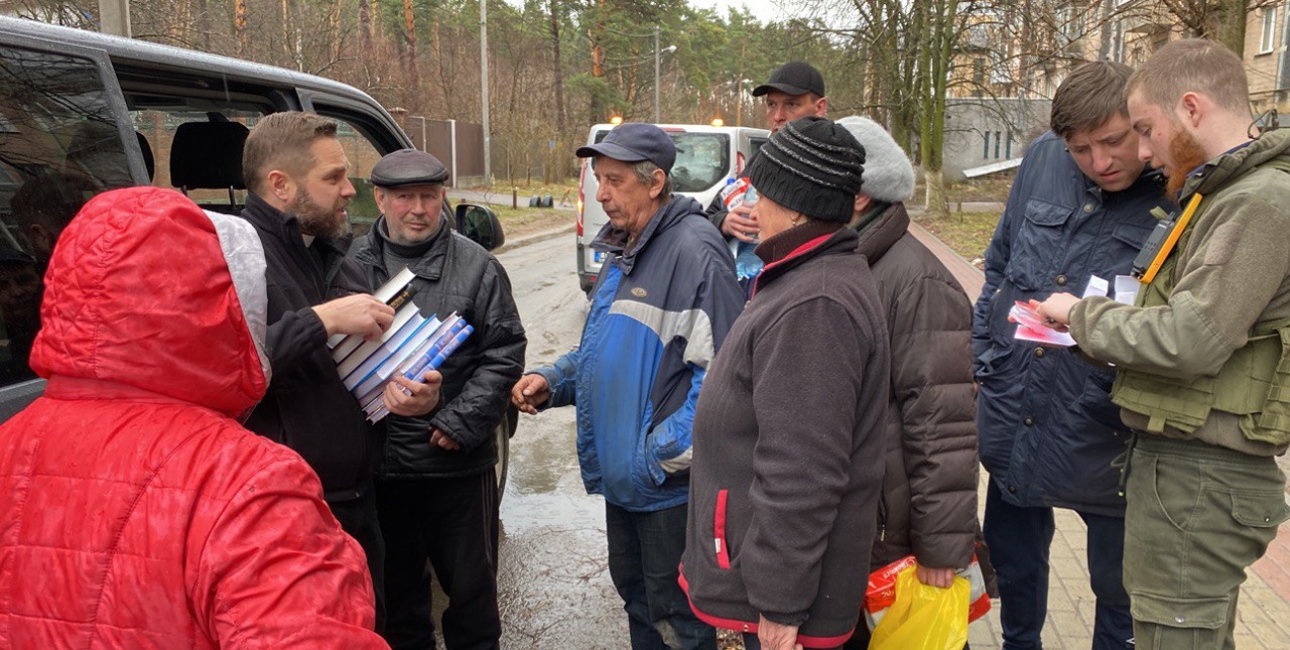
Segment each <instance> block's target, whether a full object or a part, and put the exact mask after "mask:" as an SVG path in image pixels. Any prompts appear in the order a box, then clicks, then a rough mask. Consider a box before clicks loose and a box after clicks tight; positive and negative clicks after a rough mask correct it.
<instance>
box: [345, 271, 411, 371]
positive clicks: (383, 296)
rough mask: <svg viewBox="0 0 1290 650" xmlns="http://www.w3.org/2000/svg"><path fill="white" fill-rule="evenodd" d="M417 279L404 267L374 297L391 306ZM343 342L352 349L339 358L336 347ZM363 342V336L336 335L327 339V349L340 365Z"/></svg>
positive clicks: (374, 293) (373, 293)
mask: <svg viewBox="0 0 1290 650" xmlns="http://www.w3.org/2000/svg"><path fill="white" fill-rule="evenodd" d="M415 277H417V275H416V274H415V273H413V272H412V269H409V268H408V267H406V266H405V267H403V270H402V271H399V272H398V273H395V274H394V277H392V278H390V279H389V280H388V281H386V283H385V284H383V285H381V288H379V289H377V290H376V291H374V292H372V297H374V298H376V299H377V300H379V301H381V302H383V303H386V304H389V302H390V300H392V299H394V297H395V296H397V295H399V292H400V291H402V290H403V288H404V287H406V286H408V285H409V284H411V283H412V280H413V278H415ZM391 327H393V326H391ZM347 339H353V340H354V342H353V343H352V344H351V343H349V341H348V340H347ZM342 342H344V343H345V344H347V345H349V346H350V347H349V348H348V350H346V351H345V352H344V354H340V355H339V356H337V352H338V348H337V347H336V346H338V345H341V343H342ZM362 342H363V337H361V336H350V335H347V334H335V335H333V336H332V337H331V338H329V339H327V347H328V348H331V349H332V359H333V360H334V361H335V362H336V363H340V362H341V360H343V359H344V358H345V357H346V356H348V355H349V353H350V352H353V351H354V348H357V347H358V346H359V345H360V344H361V343H362Z"/></svg>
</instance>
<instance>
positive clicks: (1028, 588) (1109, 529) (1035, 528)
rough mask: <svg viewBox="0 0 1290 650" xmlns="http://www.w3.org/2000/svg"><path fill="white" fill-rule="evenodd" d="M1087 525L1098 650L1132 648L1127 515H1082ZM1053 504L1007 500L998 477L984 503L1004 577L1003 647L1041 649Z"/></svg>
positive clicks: (989, 539)
mask: <svg viewBox="0 0 1290 650" xmlns="http://www.w3.org/2000/svg"><path fill="white" fill-rule="evenodd" d="M1079 516H1080V518H1082V519H1083V520H1084V523H1085V524H1087V525H1088V573H1089V582H1090V586H1092V588H1093V594H1094V595H1095V596H1096V597H1097V610H1096V614H1095V615H1094V622H1093V650H1132V649H1133V644H1132V639H1133V618H1132V616H1130V615H1129V595H1128V593H1127V592H1126V591H1125V589H1124V580H1123V579H1122V578H1121V569H1122V567H1123V566H1124V518H1122V517H1107V516H1104V515H1094V514H1089V513H1084V512H1081V513H1079ZM1055 530H1056V525H1055V524H1054V522H1053V509H1052V508H1021V507H1018V506H1014V505H1012V504H1011V503H1008V502H1007V501H1005V500H1004V499H1003V494H1002V493H1001V492H999V486H998V485H996V484H995V482H994V480H993V479H991V480H990V481H989V487H988V488H987V492H986V501H985V525H984V532H985V543H986V544H987V545H989V547H990V559H991V561H992V563H993V564H994V570H995V572H996V573H997V574H998V578H999V609H1000V611H999V619H1000V622H1001V623H1002V624H1003V648H1004V650H1039V649H1040V648H1043V642H1042V641H1041V640H1040V638H1039V633H1040V631H1041V630H1043V628H1044V619H1045V617H1046V615H1047V613H1048V547H1049V546H1051V545H1052V542H1053V532H1054V531H1055Z"/></svg>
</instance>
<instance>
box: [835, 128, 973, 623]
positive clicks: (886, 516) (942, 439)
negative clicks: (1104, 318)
mask: <svg viewBox="0 0 1290 650" xmlns="http://www.w3.org/2000/svg"><path fill="white" fill-rule="evenodd" d="M838 124H839V125H841V126H844V127H846V128H847V130H848V131H850V132H851V135H853V136H855V138H856V141H857V142H859V143H860V145H861V146H863V147H864V150H865V169H864V186H863V187H862V188H861V192H860V194H859V195H857V196H856V207H855V216H854V217H853V218H852V222H851V227H852V228H854V229H855V230H856V231H857V232H859V233H860V245H859V251H860V252H861V253H863V254H864V256H865V257H866V258H867V259H868V260H869V268H870V269H871V270H872V272H873V277H874V280H875V281H876V282H877V285H878V296H879V298H880V299H881V301H882V306H883V311H884V313H885V314H886V317H887V331H888V332H889V333H890V335H891V394H890V399H889V400H888V405H887V422H886V430H887V437H886V457H887V473H886V476H885V478H884V479H883V483H882V500H881V501H880V502H879V503H878V536H877V539H875V540H874V545H873V553H872V555H871V557H870V563H869V565H870V571H876V570H878V569H880V568H882V567H884V566H886V565H888V564H891V563H892V562H895V561H896V560H899V559H901V558H904V557H906V556H909V555H913V556H914V558H915V559H917V560H918V568H917V576H918V579H919V580H921V581H923V583H925V584H929V585H933V586H936V587H943V588H944V587H949V586H950V585H951V584H953V581H954V572H955V571H956V570H957V569H963V568H966V567H967V565H968V563H969V562H971V560H972V549H973V546H974V545H975V542H976V531H977V528H978V526H977V508H976V503H977V498H976V492H977V440H976V421H975V419H974V414H975V408H974V405H973V401H974V394H973V391H972V347H971V342H972V303H971V301H969V300H968V297H967V294H965V293H964V292H963V287H962V286H960V285H959V283H958V281H957V280H955V279H954V276H953V275H951V274H950V272H949V270H948V269H946V268H945V266H944V265H943V264H941V262H940V260H938V259H936V256H935V255H933V254H932V252H931V251H929V250H927V247H925V246H923V245H922V244H921V243H920V242H919V241H918V239H916V238H915V237H914V235H912V234H911V233H910V232H909V215H908V214H907V213H906V212H905V203H904V201H905V200H907V199H908V198H909V197H910V196H912V195H913V193H914V168H913V166H912V165H910V163H909V158H907V157H906V156H905V152H904V151H901V149H900V146H899V145H897V144H896V141H895V140H893V139H892V138H891V136H890V135H889V134H888V133H887V131H886V130H884V129H883V128H882V127H881V126H879V125H878V124H877V123H876V122H874V121H873V120H870V119H868V118H864V117H857V116H852V117H845V118H842V119H841V120H838ZM868 645H869V629H868V627H867V626H866V625H865V624H864V623H863V622H862V623H861V624H859V625H857V626H856V635H855V636H854V637H852V638H851V640H850V641H848V642H847V645H846V647H847V648H858V649H863V648H867V647H868Z"/></svg>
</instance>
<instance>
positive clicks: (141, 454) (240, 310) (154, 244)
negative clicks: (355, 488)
mask: <svg viewBox="0 0 1290 650" xmlns="http://www.w3.org/2000/svg"><path fill="white" fill-rule="evenodd" d="M45 281H46V291H45V297H44V303H43V305H42V307H41V313H42V317H43V318H42V320H43V329H42V330H41V332H40V334H39V335H38V336H37V338H36V341H35V344H34V345H33V348H32V352H31V367H32V368H33V369H34V370H35V371H36V372H37V373H39V374H40V376H41V377H44V378H46V379H47V380H48V384H47V386H46V389H45V394H44V396H43V397H41V398H39V399H37V400H36V401H35V402H34V403H33V404H32V405H31V406H29V407H28V408H27V409H25V410H24V411H22V412H21V413H19V414H18V415H16V416H14V417H13V418H12V419H10V420H9V421H8V422H7V423H5V424H4V425H3V426H0V648H7V649H14V650H20V649H27V648H32V649H35V648H40V649H44V648H66V647H77V648H89V649H98V648H113V649H129V648H251V647H254V648H270V647H271V648H301V649H305V648H308V649H310V650H314V649H330V648H335V649H338V650H339V649H341V648H347V649H348V648H385V647H386V646H385V644H384V642H383V641H381V639H380V637H378V636H377V635H376V634H375V633H374V632H373V631H372V627H373V625H374V616H375V614H374V610H373V594H372V587H371V581H370V579H369V577H368V571H367V564H366V562H365V560H364V556H363V552H362V549H361V548H359V546H358V544H357V543H356V542H355V541H354V540H353V539H351V538H350V537H348V536H347V535H345V534H344V533H343V532H342V531H341V528H340V526H339V524H337V523H336V519H335V518H334V517H333V516H332V514H331V512H330V511H329V510H328V508H327V505H326V503H324V502H323V499H322V487H321V485H320V484H319V482H318V478H317V477H316V475H315V474H314V473H313V471H312V470H310V468H309V466H308V465H306V464H305V462H304V461H303V460H301V458H300V456H298V455H297V454H296V453H295V452H293V451H291V450H290V449H287V448H286V447H283V446H281V445H278V444H275V443H273V442H270V441H269V440H267V439H265V438H262V437H260V436H257V435H255V434H252V433H250V432H249V431H247V430H245V429H243V428H242V427H241V426H240V425H239V424H238V420H237V419H236V418H239V417H242V416H244V415H245V414H246V413H247V412H248V411H249V410H250V409H251V408H252V407H253V406H255V404H256V402H257V401H258V400H259V399H260V398H261V397H262V396H263V395H264V391H265V387H266V386H267V385H268V383H269V364H268V357H267V356H266V355H265V352H264V347H263V344H264V340H265V330H266V328H265V312H266V310H267V297H266V295H267V294H266V289H265V261H264V253H263V250H262V249H261V247H260V240H259V237H258V236H257V235H256V233H255V230H254V228H253V227H252V226H251V225H250V224H248V223H246V222H245V221H242V220H240V219H237V218H235V217H228V216H223V215H217V214H211V213H205V212H203V211H202V210H201V209H199V208H198V207H197V206H196V205H195V204H194V203H192V202H191V201H189V200H188V199H187V198H185V197H184V196H182V195H180V194H178V193H176V192H173V191H170V190H162V189H157V188H152V187H139V188H131V189H125V190H118V191H114V192H108V193H105V194H102V195H99V196H98V197H96V198H94V199H93V200H91V201H90V202H89V203H88V204H86V206H85V207H84V208H83V209H82V210H81V212H80V214H79V215H78V216H77V218H76V219H75V220H73V221H72V223H71V224H70V225H69V226H68V227H67V229H66V230H65V231H64V232H63V234H62V237H61V239H60V241H59V243H58V246H57V248H56V249H55V251H54V256H53V259H52V260H51V262H50V266H49V271H48V273H47V275H46V279H45Z"/></svg>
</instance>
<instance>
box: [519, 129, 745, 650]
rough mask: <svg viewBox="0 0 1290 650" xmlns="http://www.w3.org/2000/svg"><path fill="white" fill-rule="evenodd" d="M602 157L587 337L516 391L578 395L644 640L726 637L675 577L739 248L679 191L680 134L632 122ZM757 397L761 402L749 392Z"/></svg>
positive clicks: (731, 312)
mask: <svg viewBox="0 0 1290 650" xmlns="http://www.w3.org/2000/svg"><path fill="white" fill-rule="evenodd" d="M577 153H578V156H579V157H581V158H592V161H591V168H592V170H593V171H594V172H595V174H596V179H597V180H598V181H599V182H600V189H599V190H597V191H596V200H597V201H600V203H601V205H603V206H604V208H605V213H606V214H608V215H609V223H608V224H605V227H604V228H603V229H602V230H601V231H600V234H598V235H597V236H596V239H595V241H594V242H593V243H592V244H591V245H592V248H594V249H596V250H599V251H603V252H604V253H605V254H606V258H605V263H604V267H603V268H604V271H603V272H601V273H600V276H599V278H598V279H597V282H596V286H595V287H594V288H593V289H592V291H591V293H592V301H593V302H592V305H591V310H590V312H589V314H588V316H587V324H586V326H585V327H584V328H583V333H582V343H581V345H579V346H578V348H577V349H575V350H574V351H572V352H570V353H568V354H566V355H564V356H563V357H561V358H560V359H559V360H558V361H556V363H555V365H553V366H548V367H544V368H538V369H537V370H533V371H530V372H529V374H526V375H525V376H524V377H522V378H521V379H520V381H519V382H518V383H516V384H515V388H514V389H513V390H512V392H511V400H512V402H514V404H515V406H517V407H518V408H519V409H520V410H522V411H525V412H526V413H537V411H538V410H539V409H545V408H550V407H555V406H565V405H569V404H576V405H577V409H578V460H579V462H580V463H581V465H582V480H583V484H584V485H585V486H586V488H587V492H588V493H590V494H600V495H603V496H604V497H605V518H606V530H607V533H608V537H609V575H610V577H611V578H613V581H614V586H615V587H616V588H617V589H618V593H619V595H621V596H622V598H623V600H624V601H625V603H626V605H625V607H624V609H626V610H627V616H628V620H629V623H630V631H631V644H632V648H633V650H658V649H662V648H674V649H680V648H685V649H690V648H709V649H715V648H716V636H715V632H714V630H713V629H712V628H711V627H709V626H707V625H706V624H704V623H702V622H700V621H699V620H698V619H697V618H695V616H694V614H693V613H692V612H691V611H690V606H689V603H688V602H687V600H686V598H685V594H684V593H683V592H682V591H681V589H680V587H679V585H678V584H677V577H678V572H677V567H678V565H679V564H680V562H681V553H682V551H684V550H685V527H686V504H687V502H688V501H689V497H690V442H691V435H690V433H691V424H692V423H693V421H694V407H695V404H696V403H697V402H698V398H699V388H700V386H702V384H703V377H704V374H705V373H706V372H707V369H708V363H709V362H711V361H712V357H713V355H714V354H715V353H716V350H717V348H719V347H720V346H721V343H722V341H723V340H724V339H725V337H726V332H727V331H728V330H729V329H730V326H731V324H732V323H734V320H735V317H737V316H738V315H739V312H740V310H742V309H743V305H744V299H743V291H742V290H741V289H740V288H739V284H738V283H737V282H736V281H735V272H734V271H735V269H734V261H733V260H732V259H731V258H730V253H729V252H728V251H727V249H726V246H725V242H724V241H723V240H722V238H721V233H719V232H718V231H717V228H716V226H713V225H712V223H711V222H710V221H708V220H707V219H706V218H704V216H703V208H702V207H701V206H700V205H699V204H698V202H696V201H695V200H694V199H692V198H690V197H687V196H679V195H673V194H672V183H671V180H670V179H669V178H668V174H669V172H671V169H672V163H673V162H675V161H676V147H675V146H674V145H673V144H672V139H671V138H670V137H669V136H668V135H667V134H666V133H664V132H663V131H662V130H661V129H659V128H658V127H656V126H654V125H652V124H635V123H628V124H622V125H620V126H618V127H617V128H615V129H614V130H613V131H610V132H609V135H608V136H606V137H605V139H604V141H602V142H600V143H599V144H595V145H591V146H587V147H582V148H581V149H578V152H577ZM749 408H751V405H749Z"/></svg>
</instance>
